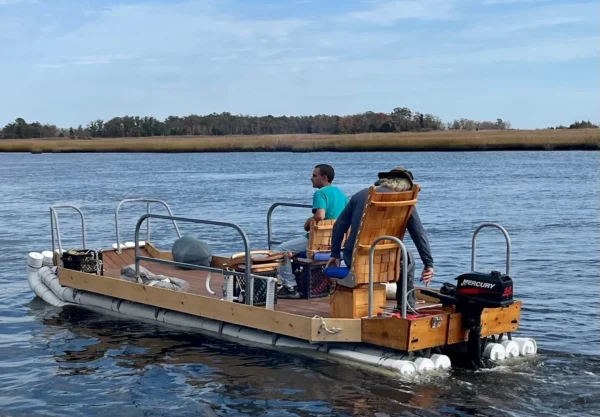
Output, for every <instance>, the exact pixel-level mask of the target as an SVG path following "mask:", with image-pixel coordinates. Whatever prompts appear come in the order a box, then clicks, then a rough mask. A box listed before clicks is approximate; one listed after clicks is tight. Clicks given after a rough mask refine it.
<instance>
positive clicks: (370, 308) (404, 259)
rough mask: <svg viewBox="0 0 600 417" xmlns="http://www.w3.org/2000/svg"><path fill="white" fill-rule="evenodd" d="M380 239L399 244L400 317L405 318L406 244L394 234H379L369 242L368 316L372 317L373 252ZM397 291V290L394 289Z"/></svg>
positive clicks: (397, 260) (406, 301) (397, 264)
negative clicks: (400, 276)
mask: <svg viewBox="0 0 600 417" xmlns="http://www.w3.org/2000/svg"><path fill="white" fill-rule="evenodd" d="M382 240H393V241H394V242H395V243H397V244H398V245H399V246H400V250H401V251H402V318H403V319H405V318H406V304H407V303H408V299H407V296H406V291H407V287H408V283H407V280H408V265H407V262H408V255H407V252H406V246H404V243H403V242H402V241H401V240H400V239H398V238H397V237H395V236H379V237H378V238H377V239H375V241H374V242H373V243H372V244H371V249H370V250H369V318H372V317H373V254H374V253H375V248H376V247H377V243H378V242H380V241H382ZM399 268H400V257H396V271H397V270H398V269H399ZM396 291H397V290H396Z"/></svg>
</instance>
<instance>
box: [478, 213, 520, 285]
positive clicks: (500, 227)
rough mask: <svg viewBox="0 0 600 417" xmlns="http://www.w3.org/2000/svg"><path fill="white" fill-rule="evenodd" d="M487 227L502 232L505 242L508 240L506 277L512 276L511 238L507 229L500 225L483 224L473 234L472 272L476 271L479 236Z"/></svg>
mask: <svg viewBox="0 0 600 417" xmlns="http://www.w3.org/2000/svg"><path fill="white" fill-rule="evenodd" d="M485 227H495V228H496V229H499V230H500V231H501V232H502V234H503V235H504V240H506V275H510V258H511V255H510V253H511V242H510V236H509V235H508V232H507V231H506V229H505V228H504V227H502V226H501V225H499V224H498V223H482V224H480V225H479V226H478V227H477V229H475V232H474V233H473V240H472V243H471V271H475V257H476V256H477V254H476V251H477V248H476V246H477V244H476V240H477V235H478V234H479V232H480V231H481V229H483V228H485Z"/></svg>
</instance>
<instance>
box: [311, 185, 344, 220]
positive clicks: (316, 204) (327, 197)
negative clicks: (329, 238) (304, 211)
mask: <svg viewBox="0 0 600 417" xmlns="http://www.w3.org/2000/svg"><path fill="white" fill-rule="evenodd" d="M346 204H348V197H346V194H344V193H343V191H342V190H340V189H339V188H338V187H336V186H335V185H328V186H326V187H323V188H320V189H318V190H317V191H315V194H314V195H313V205H312V208H313V213H314V212H315V211H316V210H317V209H323V210H325V220H330V219H337V218H338V216H339V215H340V214H341V213H342V211H343V210H344V208H345V207H346Z"/></svg>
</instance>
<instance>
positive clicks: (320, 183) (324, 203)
mask: <svg viewBox="0 0 600 417" xmlns="http://www.w3.org/2000/svg"><path fill="white" fill-rule="evenodd" d="M334 177H335V171H334V169H333V167H331V166H330V165H327V164H320V165H317V166H316V167H315V168H314V169H313V173H312V178H311V182H312V185H313V188H317V191H315V193H314V195H313V204H312V212H313V215H312V216H311V217H309V218H308V219H307V220H306V222H305V223H304V230H306V231H308V230H310V224H311V223H312V222H313V221H317V222H319V221H321V220H329V219H336V218H337V217H338V216H339V215H340V213H341V212H342V210H343V209H344V207H346V204H347V203H348V197H346V195H345V194H344V193H343V192H342V190H340V189H339V188H338V187H336V186H334V185H331V183H332V182H333V178H334ZM307 244H308V233H307V234H305V235H304V236H300V237H297V238H295V239H291V240H289V241H287V242H283V243H282V244H280V245H279V246H277V248H276V249H275V252H285V253H287V257H288V259H286V261H285V262H284V263H283V264H282V265H281V267H280V269H279V275H280V277H281V283H282V284H283V285H282V286H281V287H280V288H279V290H278V291H277V297H278V298H300V293H298V285H297V283H296V279H295V278H294V274H293V273H292V263H291V261H290V260H289V258H291V257H292V256H294V255H297V254H298V253H300V252H304V251H305V250H306V245H307Z"/></svg>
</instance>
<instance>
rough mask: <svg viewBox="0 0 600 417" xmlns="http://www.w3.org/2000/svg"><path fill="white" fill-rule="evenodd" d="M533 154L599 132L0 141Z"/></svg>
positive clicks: (73, 147) (156, 148)
mask: <svg viewBox="0 0 600 417" xmlns="http://www.w3.org/2000/svg"><path fill="white" fill-rule="evenodd" d="M532 150H536V151H552V150H555V151H565V150H600V129H547V130H488V131H434V132H404V133H362V134H357V135H319V134H303V135H296V134H290V135H260V136H259V135H256V136H250V135H248V136H154V137H137V138H92V139H69V138H41V139H1V140H0V152H3V153H5V152H28V153H192V152H206V153H217V152H218V153H221V152H295V153H307V152H377V151H388V152H469V151H532Z"/></svg>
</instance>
